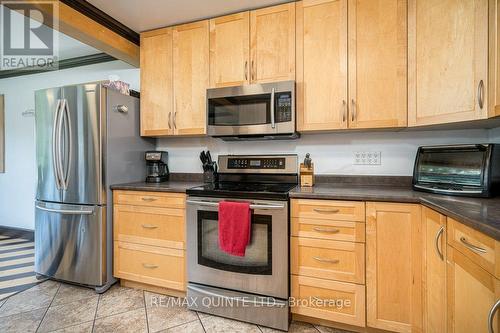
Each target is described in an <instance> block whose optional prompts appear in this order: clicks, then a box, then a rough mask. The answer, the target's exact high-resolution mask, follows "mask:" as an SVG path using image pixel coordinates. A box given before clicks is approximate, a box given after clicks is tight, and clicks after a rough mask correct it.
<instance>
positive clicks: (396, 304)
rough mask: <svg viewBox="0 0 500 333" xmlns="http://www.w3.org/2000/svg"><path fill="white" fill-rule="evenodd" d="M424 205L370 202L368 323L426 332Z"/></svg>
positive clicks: (367, 285)
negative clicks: (423, 257) (423, 289)
mask: <svg viewBox="0 0 500 333" xmlns="http://www.w3.org/2000/svg"><path fill="white" fill-rule="evenodd" d="M421 224H422V221H421V208H420V205H415V204H401V203H382V202H367V203H366V304H367V310H366V311H367V312H366V313H367V326H369V327H374V328H379V329H384V330H388V331H394V332H420V331H422V282H421V281H422V236H421V231H422V228H421Z"/></svg>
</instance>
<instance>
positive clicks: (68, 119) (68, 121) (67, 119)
mask: <svg viewBox="0 0 500 333" xmlns="http://www.w3.org/2000/svg"><path fill="white" fill-rule="evenodd" d="M62 109H63V116H62V117H63V119H64V120H65V121H64V123H65V125H66V131H67V135H68V142H65V146H66V145H67V147H68V162H67V163H66V165H65V167H64V174H63V169H62V157H61V176H62V183H63V189H64V190H67V189H68V184H69V175H70V170H71V162H72V155H73V139H72V137H73V133H72V132H71V117H70V112H69V107H68V101H67V100H66V99H64V100H63V107H62ZM61 156H62V154H61Z"/></svg>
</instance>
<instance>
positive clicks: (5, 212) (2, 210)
mask: <svg viewBox="0 0 500 333" xmlns="http://www.w3.org/2000/svg"><path fill="white" fill-rule="evenodd" d="M110 74H114V75H118V76H119V77H120V79H121V80H123V81H126V82H129V83H130V84H131V87H132V88H133V89H135V90H138V89H139V70H138V69H136V68H132V67H131V66H129V65H127V64H125V63H123V62H121V61H113V62H108V63H102V64H97V65H91V66H85V67H78V68H72V69H67V70H61V71H57V72H52V73H43V74H37V75H29V76H20V77H15V78H8V79H3V80H0V94H4V95H5V148H6V150H5V157H6V161H5V171H6V172H5V173H4V174H1V173H0V225H2V226H12V227H17V228H25V229H33V228H34V210H33V202H34V198H35V186H36V183H35V179H36V164H35V137H34V118H32V117H23V116H22V115H21V114H22V112H23V111H26V110H28V109H34V107H35V99H34V91H35V90H38V89H44V88H50V87H57V86H63V85H68V84H75V83H83V82H91V81H99V80H106V79H108V76H109V75H110Z"/></svg>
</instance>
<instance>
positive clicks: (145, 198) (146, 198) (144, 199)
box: [141, 197, 158, 202]
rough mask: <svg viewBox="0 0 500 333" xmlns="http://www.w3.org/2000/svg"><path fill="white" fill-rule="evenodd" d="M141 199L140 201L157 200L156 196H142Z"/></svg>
mask: <svg viewBox="0 0 500 333" xmlns="http://www.w3.org/2000/svg"><path fill="white" fill-rule="evenodd" d="M141 199H142V201H147V202H151V201H156V200H158V199H157V198H151V197H142V198H141Z"/></svg>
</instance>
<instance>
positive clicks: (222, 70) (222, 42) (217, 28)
mask: <svg viewBox="0 0 500 333" xmlns="http://www.w3.org/2000/svg"><path fill="white" fill-rule="evenodd" d="M249 61H250V13H249V12H243V13H237V14H233V15H227V16H223V17H218V18H214V19H211V20H210V86H211V87H228V86H239V85H243V84H247V83H249V82H250V81H249V79H250V78H249V73H250V67H249V66H250V63H249Z"/></svg>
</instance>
